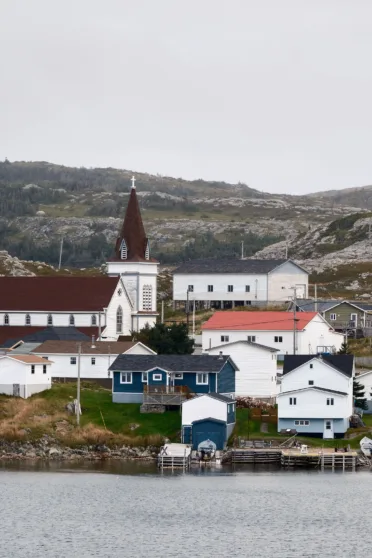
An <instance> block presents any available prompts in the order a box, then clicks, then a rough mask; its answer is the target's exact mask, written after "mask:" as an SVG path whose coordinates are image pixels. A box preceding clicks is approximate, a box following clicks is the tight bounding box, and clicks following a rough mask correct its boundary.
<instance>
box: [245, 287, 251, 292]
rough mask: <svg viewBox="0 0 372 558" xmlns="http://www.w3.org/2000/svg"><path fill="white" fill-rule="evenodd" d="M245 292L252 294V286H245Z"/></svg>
mask: <svg viewBox="0 0 372 558" xmlns="http://www.w3.org/2000/svg"><path fill="white" fill-rule="evenodd" d="M245 292H246V293H250V292H251V286H250V285H246V286H245Z"/></svg>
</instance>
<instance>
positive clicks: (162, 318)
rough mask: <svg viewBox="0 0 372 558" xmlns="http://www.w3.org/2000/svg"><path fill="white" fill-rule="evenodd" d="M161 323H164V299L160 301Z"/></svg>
mask: <svg viewBox="0 0 372 558" xmlns="http://www.w3.org/2000/svg"><path fill="white" fill-rule="evenodd" d="M161 323H162V324H163V323H164V300H162V301H161Z"/></svg>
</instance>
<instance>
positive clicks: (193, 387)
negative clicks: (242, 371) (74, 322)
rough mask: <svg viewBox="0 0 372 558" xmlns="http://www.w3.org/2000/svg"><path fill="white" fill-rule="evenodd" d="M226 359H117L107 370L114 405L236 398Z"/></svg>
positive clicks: (230, 363)
mask: <svg viewBox="0 0 372 558" xmlns="http://www.w3.org/2000/svg"><path fill="white" fill-rule="evenodd" d="M236 370H238V368H237V366H236V365H235V363H234V362H233V361H232V360H231V359H230V357H229V356H227V355H218V356H217V355H213V356H212V355H131V354H129V355H128V354H123V355H119V356H118V357H117V358H116V359H115V360H114V362H113V363H112V364H111V366H110V371H111V372H112V373H113V380H112V401H113V402H114V403H144V404H146V405H166V406H171V405H181V403H182V401H184V400H186V399H188V398H190V397H192V396H193V395H201V394H205V393H221V394H223V395H227V396H230V397H231V396H234V394H235V372H236Z"/></svg>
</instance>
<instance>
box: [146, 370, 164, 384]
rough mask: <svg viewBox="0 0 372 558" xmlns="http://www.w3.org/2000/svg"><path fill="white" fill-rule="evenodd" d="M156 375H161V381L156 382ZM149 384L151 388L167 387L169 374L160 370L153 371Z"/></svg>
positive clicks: (149, 377) (149, 375) (150, 373)
mask: <svg viewBox="0 0 372 558" xmlns="http://www.w3.org/2000/svg"><path fill="white" fill-rule="evenodd" d="M156 374H161V380H154V376H155V375H156ZM148 384H149V386H166V385H167V373H166V372H164V370H161V369H160V368H156V369H155V370H152V371H151V372H149V374H148Z"/></svg>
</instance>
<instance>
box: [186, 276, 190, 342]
mask: <svg viewBox="0 0 372 558" xmlns="http://www.w3.org/2000/svg"><path fill="white" fill-rule="evenodd" d="M189 292H190V289H189V287H187V293H186V323H187V334H188V333H189V322H190V318H189V314H190V308H189Z"/></svg>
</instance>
